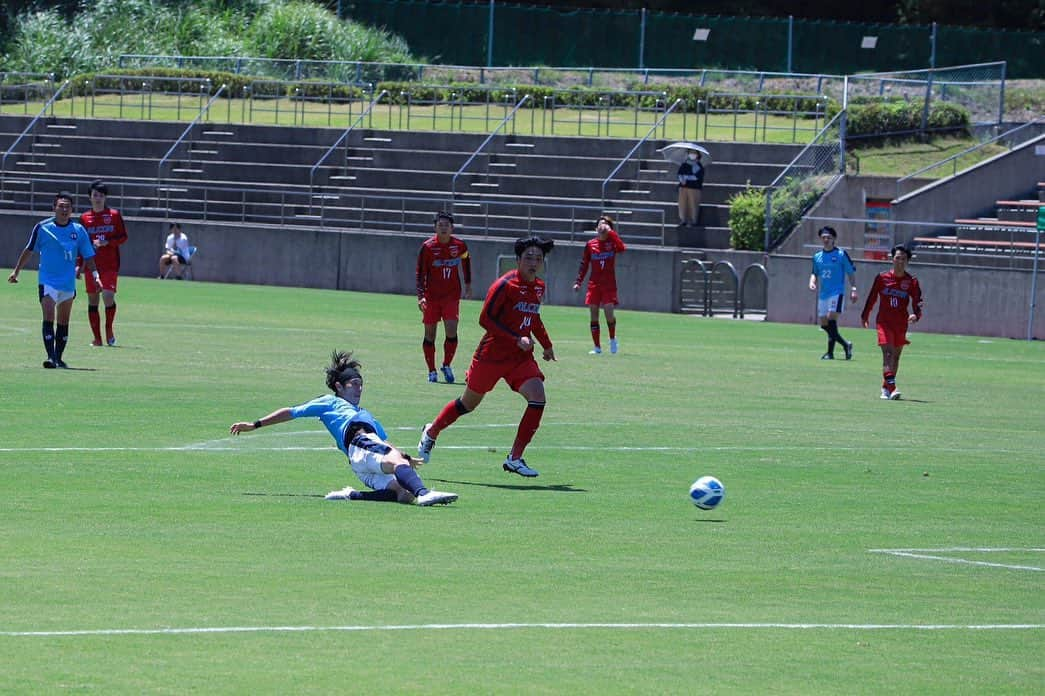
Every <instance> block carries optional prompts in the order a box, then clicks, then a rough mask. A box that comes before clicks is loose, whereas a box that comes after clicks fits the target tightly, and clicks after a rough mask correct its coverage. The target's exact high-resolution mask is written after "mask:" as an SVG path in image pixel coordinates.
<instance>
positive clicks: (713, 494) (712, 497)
mask: <svg viewBox="0 0 1045 696" xmlns="http://www.w3.org/2000/svg"><path fill="white" fill-rule="evenodd" d="M725 497H726V487H725V486H723V485H722V482H721V481H719V480H718V479H717V478H715V477H714V476H701V477H700V478H698V479H697V480H696V481H694V482H693V485H692V486H690V487H689V499H690V500H691V501H692V502H693V504H694V505H696V506H697V507H698V508H700V509H701V510H712V509H714V508H716V507H718V504H719V503H721V502H722V499H723V498H725Z"/></svg>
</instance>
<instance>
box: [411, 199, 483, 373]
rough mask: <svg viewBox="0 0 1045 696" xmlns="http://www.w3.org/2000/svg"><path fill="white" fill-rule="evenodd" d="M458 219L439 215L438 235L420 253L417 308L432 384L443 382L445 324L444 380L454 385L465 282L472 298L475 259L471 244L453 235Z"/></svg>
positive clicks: (437, 219)
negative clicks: (438, 342)
mask: <svg viewBox="0 0 1045 696" xmlns="http://www.w3.org/2000/svg"><path fill="white" fill-rule="evenodd" d="M453 231H454V218H453V216H452V215H450V213H437V214H436V216H435V235H434V236H433V237H431V238H429V239H426V240H425V241H424V243H423V244H421V251H420V252H419V253H418V254H417V307H418V309H420V310H421V323H422V324H424V327H425V337H424V341H422V343H421V348H422V350H423V351H424V356H425V363H427V365H428V381H429V382H436V381H438V379H439V376H438V374H437V373H436V371H435V332H436V329H437V328H438V327H439V322H440V321H442V322H443V331H444V333H445V336H444V337H443V366H442V372H443V377H444V378H445V379H446V381H447V383H449V384H453V382H454V371H453V369H452V368H451V367H450V363H451V362H453V359H454V354H455V353H456V352H457V321H458V319H459V318H460V305H461V279H462V278H463V279H464V297H465V298H466V299H467V298H470V297H471V296H472V259H471V257H470V256H469V255H468V245H467V244H465V243H464V242H463V241H461V240H460V239H458V238H457V237H454V236H453Z"/></svg>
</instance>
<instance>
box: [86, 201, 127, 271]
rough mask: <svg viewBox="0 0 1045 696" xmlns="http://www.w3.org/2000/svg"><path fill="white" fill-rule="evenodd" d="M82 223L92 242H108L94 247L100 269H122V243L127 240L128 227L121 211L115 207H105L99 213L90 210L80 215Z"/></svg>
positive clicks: (96, 262)
mask: <svg viewBox="0 0 1045 696" xmlns="http://www.w3.org/2000/svg"><path fill="white" fill-rule="evenodd" d="M80 224H81V225H83V226H84V229H86V230H87V234H88V235H89V236H90V238H91V243H92V244H93V243H94V242H95V240H98V239H102V240H104V241H105V242H106V244H105V245H104V246H96V247H94V263H95V264H96V265H97V266H98V271H99V272H105V271H118V270H120V245H121V244H123V243H124V242H126V241H127V228H126V227H125V226H124V224H123V216H122V215H120V211H119V210H116V209H114V208H105V209H104V210H102V211H101V212H98V213H96V212H94V210H93V209H92V210H88V211H87V212H86V213H84V214H83V215H81V216H80ZM81 263H82V262H81Z"/></svg>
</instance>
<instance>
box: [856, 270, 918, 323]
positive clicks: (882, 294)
mask: <svg viewBox="0 0 1045 696" xmlns="http://www.w3.org/2000/svg"><path fill="white" fill-rule="evenodd" d="M875 300H878V318H877V320H876V321H877V323H879V324H886V325H889V326H907V316H908V315H909V314H913V315H914V316H916V317H918V318H919V319H921V318H922V288H921V286H920V285H918V279H917V278H915V277H914V276H913V275H911V274H910V273H905V274H904V275H903V276H901V277H899V278H897V277H896V274H895V273H893V271H891V270H889V271H886V272H885V273H879V274H878V275H877V276H875V278H874V285H872V286H871V292H869V293H868V294H867V300H866V301H865V302H864V311H863V312H862V313H861V315H860V316H861V318H862V319H863V320H864V321H867V320H868V318H869V317H870V316H871V309H872V308H874V303H875ZM908 305H910V311H908Z"/></svg>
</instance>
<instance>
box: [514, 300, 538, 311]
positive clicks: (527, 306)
mask: <svg viewBox="0 0 1045 696" xmlns="http://www.w3.org/2000/svg"><path fill="white" fill-rule="evenodd" d="M515 309H516V311H519V312H522V313H523V314H540V313H541V303H540V302H523V301H522V300H520V301H519V302H516V303H515Z"/></svg>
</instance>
